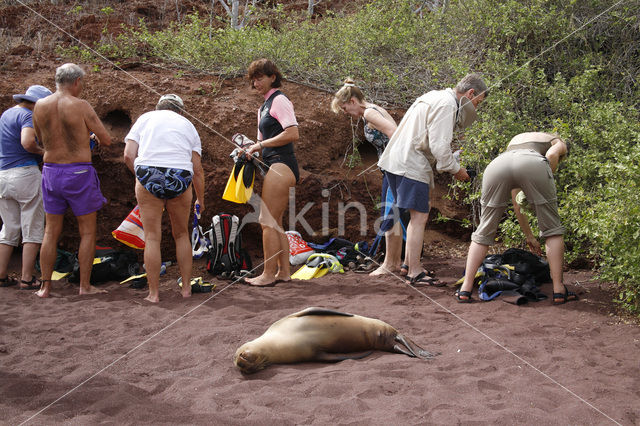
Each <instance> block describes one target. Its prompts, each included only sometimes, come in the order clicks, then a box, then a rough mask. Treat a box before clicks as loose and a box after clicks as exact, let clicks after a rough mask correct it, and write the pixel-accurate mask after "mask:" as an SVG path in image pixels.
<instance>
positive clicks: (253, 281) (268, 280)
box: [244, 274, 276, 287]
mask: <svg viewBox="0 0 640 426" xmlns="http://www.w3.org/2000/svg"><path fill="white" fill-rule="evenodd" d="M244 282H245V284H249V285H252V286H254V287H273V286H274V285H275V284H276V278H275V277H265V276H264V274H263V275H260V276H259V277H255V278H245V279H244Z"/></svg>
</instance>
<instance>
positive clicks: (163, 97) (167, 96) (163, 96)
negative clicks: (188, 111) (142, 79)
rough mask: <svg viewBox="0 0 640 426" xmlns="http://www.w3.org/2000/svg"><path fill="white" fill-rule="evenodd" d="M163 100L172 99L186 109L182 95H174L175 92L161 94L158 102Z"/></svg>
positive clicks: (171, 100)
mask: <svg viewBox="0 0 640 426" xmlns="http://www.w3.org/2000/svg"><path fill="white" fill-rule="evenodd" d="M162 101H170V102H172V103H174V104H176V105H177V106H179V107H180V108H181V109H184V102H182V98H180V96H178V95H174V94H173V93H169V94H167V95H162V96H160V100H159V101H158V103H160V102H162Z"/></svg>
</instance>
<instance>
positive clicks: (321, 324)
mask: <svg viewBox="0 0 640 426" xmlns="http://www.w3.org/2000/svg"><path fill="white" fill-rule="evenodd" d="M373 350H380V351H387V352H396V353H401V354H405V355H408V356H410V357H417V358H420V359H430V358H433V356H434V354H431V353H429V352H427V351H425V350H424V349H422V348H421V347H420V346H418V345H416V344H415V343H413V342H412V341H411V340H410V339H408V338H407V337H405V336H403V335H402V334H400V333H398V331H397V330H396V329H395V328H393V327H391V326H390V325H389V324H387V323H385V322H383V321H380V320H377V319H373V318H367V317H361V316H359V315H353V314H346V313H343V312H337V311H332V310H329V309H322V308H307V309H305V310H303V311H300V312H296V313H295V314H291V315H289V316H286V317H284V318H282V319H280V320H278V321H276V322H275V323H273V324H272V325H271V327H269V328H268V329H267V331H265V333H264V334H263V335H262V336H260V337H258V338H257V339H255V340H252V341H250V342H247V343H245V344H244V345H242V346H240V348H238V350H237V351H236V354H235V355H234V357H233V362H234V364H235V365H236V367H238V368H239V369H240V371H241V372H242V373H244V374H249V373H255V372H256V371H259V370H262V369H263V368H266V367H267V366H269V365H271V364H291V363H296V362H304V361H324V362H338V361H342V360H345V359H359V358H364V357H365V356H367V355H369V354H371V352H373ZM363 351H368V352H366V353H364V354H362V353H361V354H355V355H354V354H353V353H354V352H363ZM349 353H351V354H352V355H347V354H349Z"/></svg>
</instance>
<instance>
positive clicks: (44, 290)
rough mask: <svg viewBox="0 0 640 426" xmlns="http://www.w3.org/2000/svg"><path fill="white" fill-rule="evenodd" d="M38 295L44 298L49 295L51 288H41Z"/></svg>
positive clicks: (37, 292)
mask: <svg viewBox="0 0 640 426" xmlns="http://www.w3.org/2000/svg"><path fill="white" fill-rule="evenodd" d="M36 296H38V297H42V298H43V299H44V298H47V297H49V289H48V288H41V289H40V290H38V291H36Z"/></svg>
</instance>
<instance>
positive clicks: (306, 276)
mask: <svg viewBox="0 0 640 426" xmlns="http://www.w3.org/2000/svg"><path fill="white" fill-rule="evenodd" d="M317 269H318V267H317V266H307V265H302V268H300V269H298V270H297V271H296V272H295V273H294V274H292V275H291V278H293V279H294V280H310V279H311V278H314V277H315V276H316V273H317V272H318V271H317ZM325 269H326V268H325Z"/></svg>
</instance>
